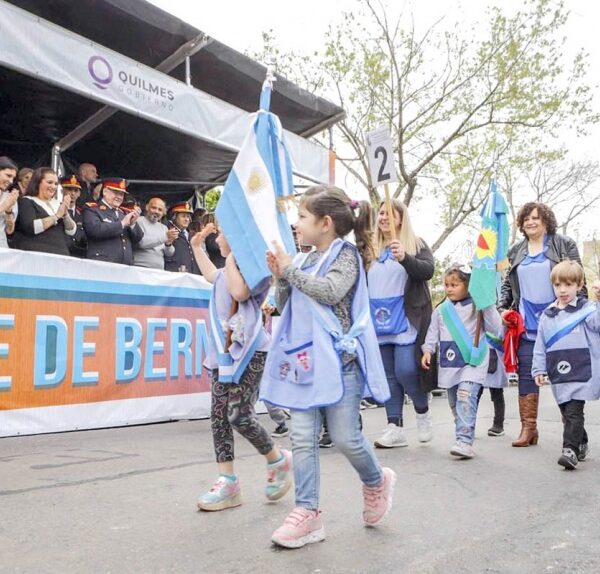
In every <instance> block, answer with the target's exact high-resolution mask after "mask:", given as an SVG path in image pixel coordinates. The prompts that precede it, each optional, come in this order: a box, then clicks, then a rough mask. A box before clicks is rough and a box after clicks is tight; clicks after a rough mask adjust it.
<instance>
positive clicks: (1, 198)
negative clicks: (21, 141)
mask: <svg viewBox="0 0 600 574" xmlns="http://www.w3.org/2000/svg"><path fill="white" fill-rule="evenodd" d="M16 175H17V164H15V162H13V161H12V160H11V159H10V158H8V157H6V156H2V157H0V247H8V240H7V238H6V235H7V234H8V235H10V234H11V233H12V232H13V231H14V230H15V218H16V215H17V206H16V203H17V199H19V191H18V190H16V189H13V190H12V191H8V190H9V188H10V186H11V185H12V183H13V181H14V179H15V177H16Z"/></svg>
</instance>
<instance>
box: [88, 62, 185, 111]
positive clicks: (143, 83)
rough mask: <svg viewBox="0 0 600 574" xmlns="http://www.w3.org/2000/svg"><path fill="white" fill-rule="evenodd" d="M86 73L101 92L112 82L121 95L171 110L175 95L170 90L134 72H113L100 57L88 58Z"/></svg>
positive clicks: (108, 64) (117, 70) (110, 66)
mask: <svg viewBox="0 0 600 574" xmlns="http://www.w3.org/2000/svg"><path fill="white" fill-rule="evenodd" d="M88 72H89V74H90V77H91V78H92V82H93V84H94V86H96V87H97V88H99V89H101V90H106V89H107V88H108V86H109V85H110V84H111V83H112V82H113V80H114V81H115V82H116V84H117V87H118V90H119V91H120V92H121V93H124V94H127V95H128V96H130V97H133V98H135V99H136V100H140V101H141V102H144V103H150V104H154V105H156V106H160V107H162V108H166V109H168V110H170V111H172V110H173V105H172V103H171V102H173V100H175V94H174V92H173V91H172V90H169V89H168V88H165V87H164V86H161V85H160V84H158V83H156V82H151V81H148V80H147V79H145V78H143V77H142V76H140V75H138V74H136V73H134V72H130V71H129V72H128V71H125V70H119V69H116V70H113V66H112V65H111V64H110V62H109V61H108V60H107V59H106V58H104V57H102V56H98V55H95V56H91V57H90V59H89V60H88Z"/></svg>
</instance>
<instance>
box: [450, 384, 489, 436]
mask: <svg viewBox="0 0 600 574" xmlns="http://www.w3.org/2000/svg"><path fill="white" fill-rule="evenodd" d="M479 389H481V385H480V384H479V383H470V382H469V381H464V382H462V383H459V384H458V385H456V386H454V387H451V388H449V389H448V403H450V408H451V409H452V414H454V424H455V427H456V440H457V441H461V442H466V443H467V444H473V440H474V439H475V423H476V422H477V405H478V404H479V401H478V400H477V399H478V396H479Z"/></svg>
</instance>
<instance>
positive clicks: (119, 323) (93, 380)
mask: <svg viewBox="0 0 600 574" xmlns="http://www.w3.org/2000/svg"><path fill="white" fill-rule="evenodd" d="M0 258H1V259H0V436H14V435H19V434H35V433H44V432H56V431H63V430H75V429H84V428H99V427H110V426H118V425H126V424H139V423H143V422H155V421H162V420H172V419H178V418H196V417H202V416H208V415H209V413H210V393H209V390H210V384H209V379H208V375H207V372H206V369H204V370H203V368H202V362H203V361H204V359H205V356H206V353H207V344H208V337H207V322H208V313H207V311H208V300H209V297H210V289H211V286H210V284H208V283H207V282H206V281H205V280H204V279H203V278H202V277H198V276H194V275H190V274H188V273H170V272H167V271H161V270H153V269H144V268H140V267H128V266H124V265H115V264H111V263H103V262H96V261H82V260H79V259H75V258H69V257H61V256H58V255H49V254H42V253H33V252H23V251H18V250H7V249H0Z"/></svg>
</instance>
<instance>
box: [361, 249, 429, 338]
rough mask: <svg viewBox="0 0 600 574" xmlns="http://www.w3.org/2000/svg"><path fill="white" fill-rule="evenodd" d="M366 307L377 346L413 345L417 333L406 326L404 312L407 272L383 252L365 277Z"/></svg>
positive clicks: (406, 319) (410, 326) (387, 250)
mask: <svg viewBox="0 0 600 574" xmlns="http://www.w3.org/2000/svg"><path fill="white" fill-rule="evenodd" d="M367 278H368V286H369V306H370V309H371V318H372V319H373V325H374V327H375V333H376V334H377V339H378V341H379V344H380V345H385V344H394V345H412V344H413V343H414V342H415V341H416V340H417V330H416V329H415V328H414V327H413V326H412V325H411V324H410V323H409V321H408V318H407V317H406V311H405V308H404V290H405V288H406V282H407V280H408V273H406V269H404V267H403V266H402V265H401V264H400V263H398V262H397V261H396V260H395V259H394V257H393V255H392V254H391V252H390V250H389V249H388V248H386V249H385V250H384V251H383V253H382V254H381V256H380V257H379V259H378V260H377V261H374V262H373V263H372V264H371V267H370V268H369V271H368V273H367Z"/></svg>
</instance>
